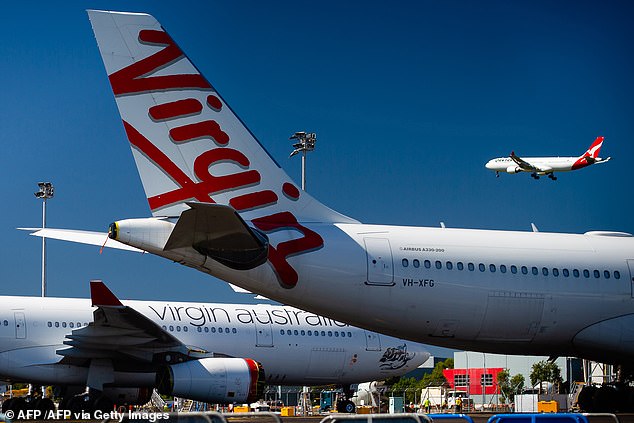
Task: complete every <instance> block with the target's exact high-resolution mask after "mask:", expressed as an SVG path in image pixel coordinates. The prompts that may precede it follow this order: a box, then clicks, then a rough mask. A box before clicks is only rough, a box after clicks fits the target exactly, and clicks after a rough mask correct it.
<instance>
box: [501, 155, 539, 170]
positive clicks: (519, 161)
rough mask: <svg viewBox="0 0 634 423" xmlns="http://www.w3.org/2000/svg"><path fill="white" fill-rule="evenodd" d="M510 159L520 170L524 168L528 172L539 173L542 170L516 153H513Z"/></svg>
mask: <svg viewBox="0 0 634 423" xmlns="http://www.w3.org/2000/svg"><path fill="white" fill-rule="evenodd" d="M509 157H510V158H511V160H513V161H514V162H515V164H517V165H518V166H519V167H520V168H522V170H524V171H526V172H537V171H541V170H542V169H539V168H537V167H535V166H533V165H532V164H530V163H529V162H527V161H526V160H523V159H522V158H521V157H519V156H517V155H516V154H515V152H514V151H511V155H510V156H509Z"/></svg>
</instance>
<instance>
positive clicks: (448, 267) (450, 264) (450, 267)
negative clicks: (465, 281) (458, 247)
mask: <svg viewBox="0 0 634 423" xmlns="http://www.w3.org/2000/svg"><path fill="white" fill-rule="evenodd" d="M445 266H447V270H451V269H453V263H452V262H450V261H448V262H447V263H445Z"/></svg>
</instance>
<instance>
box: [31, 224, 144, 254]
mask: <svg viewBox="0 0 634 423" xmlns="http://www.w3.org/2000/svg"><path fill="white" fill-rule="evenodd" d="M18 229H19V230H21V231H34V232H32V233H31V234H29V235H33V236H39V237H40V238H50V239H59V240H61V241H69V242H76V243H78V244H88V245H97V246H100V247H106V248H116V249H119V250H128V251H136V252H138V253H143V252H144V251H143V250H140V249H138V248H135V247H131V246H129V245H126V244H124V243H122V242H119V241H115V240H114V239H110V238H108V234H107V233H106V232H91V231H78V230H74V229H52V228H44V229H39V228H18Z"/></svg>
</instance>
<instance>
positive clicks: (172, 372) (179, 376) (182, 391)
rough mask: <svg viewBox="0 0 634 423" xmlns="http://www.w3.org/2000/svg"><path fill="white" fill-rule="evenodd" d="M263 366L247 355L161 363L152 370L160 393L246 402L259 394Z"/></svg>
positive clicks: (256, 397) (228, 401) (204, 399)
mask: <svg viewBox="0 0 634 423" xmlns="http://www.w3.org/2000/svg"><path fill="white" fill-rule="evenodd" d="M264 384H265V377H264V370H263V369H262V366H261V365H260V363H258V362H256V361H254V360H251V359H250V358H221V357H214V358H202V359H199V360H192V361H186V362H184V363H178V364H174V365H170V366H165V367H163V368H162V369H161V370H159V372H158V373H157V374H156V386H157V389H158V391H159V392H160V393H161V394H165V395H174V396H178V397H185V398H189V399H193V400H197V401H204V402H209V403H234V402H238V403H250V402H254V401H256V400H258V399H259V398H261V397H262V394H263V392H264Z"/></svg>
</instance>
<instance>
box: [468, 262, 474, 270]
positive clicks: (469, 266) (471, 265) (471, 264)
mask: <svg viewBox="0 0 634 423" xmlns="http://www.w3.org/2000/svg"><path fill="white" fill-rule="evenodd" d="M467 267H468V268H469V271H470V272H473V270H474V269H475V266H474V265H473V263H469V264H468V265H467Z"/></svg>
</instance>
